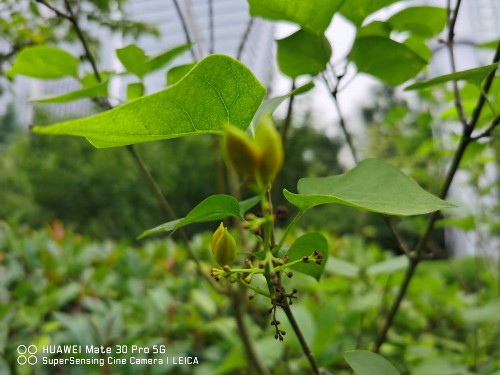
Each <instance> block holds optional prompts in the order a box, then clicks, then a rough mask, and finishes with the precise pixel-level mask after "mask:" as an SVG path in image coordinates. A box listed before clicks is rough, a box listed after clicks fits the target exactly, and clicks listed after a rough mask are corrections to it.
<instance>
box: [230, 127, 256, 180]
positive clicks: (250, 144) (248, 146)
mask: <svg viewBox="0 0 500 375" xmlns="http://www.w3.org/2000/svg"><path fill="white" fill-rule="evenodd" d="M222 146H223V150H224V156H225V158H226V161H227V163H228V165H229V166H230V167H231V168H232V169H233V170H234V171H235V172H236V173H238V174H241V175H244V176H253V175H254V174H255V173H256V172H257V170H258V167H259V163H260V160H261V153H260V151H259V149H258V147H257V144H256V143H255V141H254V140H253V139H251V138H250V137H248V136H247V135H246V134H245V132H244V131H242V130H241V129H239V128H237V127H235V126H231V125H228V126H227V127H226V132H225V134H224V140H223V144H222Z"/></svg>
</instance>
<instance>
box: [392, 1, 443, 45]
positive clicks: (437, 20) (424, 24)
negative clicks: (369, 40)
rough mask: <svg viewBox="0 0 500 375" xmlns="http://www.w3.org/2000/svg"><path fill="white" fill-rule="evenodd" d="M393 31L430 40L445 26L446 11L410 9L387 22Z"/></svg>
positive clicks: (428, 8)
mask: <svg viewBox="0 0 500 375" xmlns="http://www.w3.org/2000/svg"><path fill="white" fill-rule="evenodd" d="M387 23H388V24H389V25H390V26H391V28H392V29H393V30H396V31H409V32H410V33H412V34H414V35H417V36H420V37H422V38H426V39H427V38H432V37H433V36H435V35H437V34H439V33H440V32H441V31H443V30H444V28H445V26H446V9H444V8H438V7H428V6H421V7H410V8H406V9H403V10H402V11H401V12H399V13H396V14H395V15H393V16H392V17H391V18H389V19H388V20H387Z"/></svg>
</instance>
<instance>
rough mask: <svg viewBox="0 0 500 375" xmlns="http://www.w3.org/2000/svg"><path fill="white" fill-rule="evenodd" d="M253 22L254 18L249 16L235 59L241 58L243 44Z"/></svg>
mask: <svg viewBox="0 0 500 375" xmlns="http://www.w3.org/2000/svg"><path fill="white" fill-rule="evenodd" d="M253 22H254V18H253V17H251V18H250V19H249V20H248V23H247V27H246V29H245V32H244V33H243V36H242V38H241V41H240V44H239V45H238V51H237V52H236V59H237V60H241V56H242V55H243V51H244V49H245V45H246V43H247V40H248V36H249V35H250V32H251V31H252V27H253Z"/></svg>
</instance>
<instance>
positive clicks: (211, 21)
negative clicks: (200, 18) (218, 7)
mask: <svg viewBox="0 0 500 375" xmlns="http://www.w3.org/2000/svg"><path fill="white" fill-rule="evenodd" d="M214 21H215V20H214V1H213V0H208V31H209V36H210V41H209V45H208V53H209V54H210V55H211V54H213V53H214V51H215V25H214Z"/></svg>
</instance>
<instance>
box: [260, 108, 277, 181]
mask: <svg viewBox="0 0 500 375" xmlns="http://www.w3.org/2000/svg"><path fill="white" fill-rule="evenodd" d="M255 141H256V143H257V145H258V147H259V150H260V152H261V154H262V159H261V161H260V164H259V175H260V178H261V181H262V182H263V183H264V184H266V185H269V184H271V183H272V182H273V181H274V179H275V178H276V175H277V174H278V172H279V171H280V169H281V167H282V166H283V159H284V156H283V154H284V152H283V143H282V142H281V137H280V135H279V133H278V131H277V130H276V128H275V126H274V123H273V120H272V118H271V116H270V115H266V116H264V117H263V118H262V120H261V122H260V123H259V127H258V128H257V132H256V133H255Z"/></svg>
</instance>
